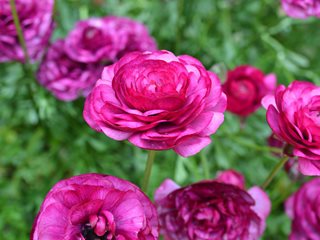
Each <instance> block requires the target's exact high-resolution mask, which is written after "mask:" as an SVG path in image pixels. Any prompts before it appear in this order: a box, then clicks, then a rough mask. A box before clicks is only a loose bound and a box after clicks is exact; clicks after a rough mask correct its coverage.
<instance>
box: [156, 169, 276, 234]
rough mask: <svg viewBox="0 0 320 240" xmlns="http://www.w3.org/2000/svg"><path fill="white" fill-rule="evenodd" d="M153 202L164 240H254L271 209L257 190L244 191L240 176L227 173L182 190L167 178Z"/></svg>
mask: <svg viewBox="0 0 320 240" xmlns="http://www.w3.org/2000/svg"><path fill="white" fill-rule="evenodd" d="M155 201H156V204H157V209H158V214H159V220H160V228H161V233H162V234H163V235H164V236H165V239H166V240H187V239H190V240H198V239H202V240H212V239H228V240H256V239H259V237H260V236H261V235H262V233H263V231H264V228H265V221H266V218H267V216H268V215H269V212H270V209H271V202H270V200H269V198H268V196H267V194H266V193H265V192H264V191H263V190H262V189H261V188H259V187H257V186H254V187H252V188H250V189H249V190H246V189H245V188H244V177H243V176H242V175H241V174H240V173H237V172H235V171H230V170H229V171H225V172H222V173H220V174H219V176H218V177H217V179H215V180H205V181H201V182H198V183H194V184H192V185H189V186H186V187H180V186H179V185H177V184H176V183H175V182H173V181H172V180H170V179H167V180H165V181H164V182H163V183H162V184H161V185H160V187H159V188H158V189H157V190H156V193H155Z"/></svg>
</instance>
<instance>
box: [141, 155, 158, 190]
mask: <svg viewBox="0 0 320 240" xmlns="http://www.w3.org/2000/svg"><path fill="white" fill-rule="evenodd" d="M155 156H156V152H155V151H153V150H149V151H148V159H147V164H146V168H145V170H144V177H143V181H142V186H141V189H142V191H144V192H145V193H146V192H147V190H148V186H149V182H150V176H151V171H152V165H153V162H154V159H155Z"/></svg>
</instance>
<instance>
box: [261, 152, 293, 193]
mask: <svg viewBox="0 0 320 240" xmlns="http://www.w3.org/2000/svg"><path fill="white" fill-rule="evenodd" d="M288 159H289V157H288V156H284V157H283V158H282V159H280V161H279V162H278V164H277V165H276V166H275V167H274V168H273V169H272V171H271V172H270V174H269V176H268V177H267V179H266V180H265V181H264V183H263V184H262V185H261V187H262V188H264V189H266V188H267V187H268V186H269V184H270V183H271V181H272V180H273V178H274V177H275V176H276V174H277V173H278V172H279V170H280V169H281V168H282V167H283V165H284V164H285V163H286V162H287V161H288Z"/></svg>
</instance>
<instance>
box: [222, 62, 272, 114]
mask: <svg viewBox="0 0 320 240" xmlns="http://www.w3.org/2000/svg"><path fill="white" fill-rule="evenodd" d="M276 84H277V78H276V76H275V75H274V74H269V75H264V73H263V72H262V71H260V70H259V69H257V68H255V67H253V66H249V65H243V66H238V67H236V68H235V69H233V70H231V71H229V72H228V76H227V81H226V82H225V83H224V84H223V91H224V92H225V93H226V95H227V97H228V107H227V110H228V111H230V112H232V113H234V114H237V115H239V116H242V117H246V116H248V115H250V114H251V113H253V112H255V111H256V110H257V109H258V108H259V107H260V106H261V99H262V98H263V97H264V96H266V95H268V94H272V93H273V92H274V90H275V88H276Z"/></svg>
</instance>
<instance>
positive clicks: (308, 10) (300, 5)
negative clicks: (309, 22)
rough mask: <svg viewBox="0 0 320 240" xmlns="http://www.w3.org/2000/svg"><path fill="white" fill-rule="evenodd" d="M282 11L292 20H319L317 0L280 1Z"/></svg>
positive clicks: (319, 12)
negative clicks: (309, 18)
mask: <svg viewBox="0 0 320 240" xmlns="http://www.w3.org/2000/svg"><path fill="white" fill-rule="evenodd" d="M281 4H282V9H283V10H284V11H285V13H286V14H287V15H288V16H290V17H293V18H308V17H311V16H315V17H318V18H320V1H319V0H281Z"/></svg>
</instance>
